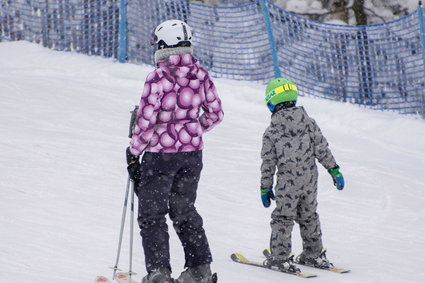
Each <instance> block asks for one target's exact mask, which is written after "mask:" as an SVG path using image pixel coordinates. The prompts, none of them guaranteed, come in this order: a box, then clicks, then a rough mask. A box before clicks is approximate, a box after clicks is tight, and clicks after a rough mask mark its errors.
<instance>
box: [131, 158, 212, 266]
mask: <svg viewBox="0 0 425 283" xmlns="http://www.w3.org/2000/svg"><path fill="white" fill-rule="evenodd" d="M201 170H202V151H192V152H179V153H152V152H146V153H145V154H144V155H143V158H142V166H141V181H140V183H139V184H138V186H137V193H138V198H139V213H138V223H139V227H140V235H141V236H142V244H143V249H144V253H145V263H146V269H147V271H148V272H150V271H152V270H155V269H158V268H160V267H170V251H169V235H168V226H167V223H166V218H165V216H166V214H169V216H170V219H171V220H172V222H173V226H174V229H175V230H176V232H177V235H178V237H179V239H180V241H181V243H182V245H183V249H184V253H185V267H195V266H198V265H201V264H205V263H211V261H212V256H211V252H210V248H209V245H208V240H207V237H206V235H205V231H204V229H203V222H202V218H201V216H200V215H199V214H198V212H197V211H196V208H195V200H196V191H197V188H198V182H199V178H200V174H201ZM170 268H171V267H170Z"/></svg>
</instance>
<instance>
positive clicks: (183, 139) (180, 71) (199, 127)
mask: <svg viewBox="0 0 425 283" xmlns="http://www.w3.org/2000/svg"><path fill="white" fill-rule="evenodd" d="M157 65H158V68H157V69H155V70H154V71H153V72H151V73H150V74H149V75H148V77H147V78H146V82H145V86H144V89H143V93H142V97H141V98H140V106H139V110H138V112H137V119H136V126H135V128H134V130H133V136H132V138H131V141H130V150H131V152H132V153H133V154H134V155H140V154H141V153H142V152H143V151H147V152H171V153H173V152H174V153H175V152H187V151H195V150H202V148H203V142H202V134H203V133H204V132H207V131H209V130H211V129H212V128H213V127H214V126H216V125H217V124H218V123H220V122H221V121H222V120H223V110H222V108H221V101H220V98H219V97H218V95H217V90H216V88H215V86H214V83H213V82H212V80H211V78H210V76H209V74H208V72H207V71H206V70H205V69H204V68H202V67H201V66H200V64H199V63H198V61H197V60H196V59H195V58H194V57H193V56H192V55H191V54H183V55H171V56H170V57H169V58H168V59H166V60H164V61H159V62H158V63H157Z"/></svg>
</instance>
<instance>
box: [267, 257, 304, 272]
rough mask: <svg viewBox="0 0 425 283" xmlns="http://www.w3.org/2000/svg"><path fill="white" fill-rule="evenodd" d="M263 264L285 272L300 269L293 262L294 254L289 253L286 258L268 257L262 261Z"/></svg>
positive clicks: (298, 270)
mask: <svg viewBox="0 0 425 283" xmlns="http://www.w3.org/2000/svg"><path fill="white" fill-rule="evenodd" d="M264 265H266V266H268V267H269V268H273V269H278V270H280V271H283V272H287V273H300V272H301V270H300V269H299V268H298V267H297V266H296V265H295V264H294V255H290V256H289V257H288V258H286V259H281V258H273V257H270V258H268V259H266V260H265V261H264Z"/></svg>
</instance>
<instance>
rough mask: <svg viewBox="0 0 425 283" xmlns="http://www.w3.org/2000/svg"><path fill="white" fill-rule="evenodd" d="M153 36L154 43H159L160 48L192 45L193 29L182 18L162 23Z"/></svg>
mask: <svg viewBox="0 0 425 283" xmlns="http://www.w3.org/2000/svg"><path fill="white" fill-rule="evenodd" d="M152 37H153V38H152V44H157V48H158V49H163V48H170V47H177V46H191V45H192V29H191V28H190V26H189V25H188V24H186V23H185V22H183V21H180V20H168V21H165V22H162V23H160V24H159V25H158V26H157V27H156V28H155V30H154V32H153V35H152Z"/></svg>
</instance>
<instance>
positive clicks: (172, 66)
mask: <svg viewBox="0 0 425 283" xmlns="http://www.w3.org/2000/svg"><path fill="white" fill-rule="evenodd" d="M157 65H158V67H159V68H160V69H162V70H163V71H164V72H165V73H167V74H169V75H171V76H173V77H177V78H188V79H190V78H191V77H196V75H197V73H198V71H199V63H198V60H197V59H196V58H195V57H193V56H192V54H178V55H171V56H170V57H168V59H165V60H163V61H159V62H158V63H157Z"/></svg>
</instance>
